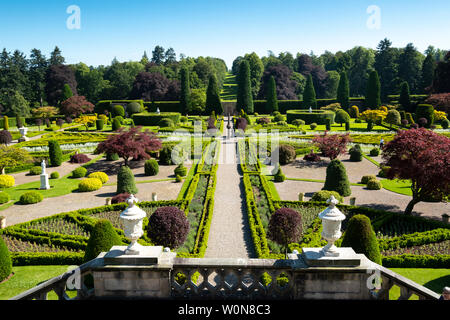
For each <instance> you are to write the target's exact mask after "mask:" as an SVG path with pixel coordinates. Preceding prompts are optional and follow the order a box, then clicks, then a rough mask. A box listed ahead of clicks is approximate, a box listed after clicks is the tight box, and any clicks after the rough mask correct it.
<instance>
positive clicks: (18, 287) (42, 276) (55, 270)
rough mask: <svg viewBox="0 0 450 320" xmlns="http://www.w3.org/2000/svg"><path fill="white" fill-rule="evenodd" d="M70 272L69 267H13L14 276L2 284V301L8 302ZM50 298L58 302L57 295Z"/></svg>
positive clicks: (0, 290)
mask: <svg viewBox="0 0 450 320" xmlns="http://www.w3.org/2000/svg"><path fill="white" fill-rule="evenodd" d="M68 270H69V266H26V267H13V273H14V275H13V276H12V277H11V278H10V279H9V280H8V281H6V282H4V283H2V284H0V300H7V299H10V298H12V297H15V296H16V295H18V294H20V293H22V292H24V291H27V290H29V289H31V288H33V287H35V286H37V285H38V284H40V283H42V282H45V281H47V280H49V279H51V278H53V277H56V276H59V275H60V274H63V273H64V272H66V271H68ZM48 298H49V299H51V300H56V298H57V296H56V294H55V293H53V292H52V293H50V294H49V295H48Z"/></svg>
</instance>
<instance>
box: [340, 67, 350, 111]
mask: <svg viewBox="0 0 450 320" xmlns="http://www.w3.org/2000/svg"><path fill="white" fill-rule="evenodd" d="M349 97H350V87H349V83H348V77H347V72H345V71H342V72H341V77H340V79H339V85H338V90H337V101H338V102H339V104H340V105H341V107H342V108H343V109H344V110H348V108H349V104H350V101H349Z"/></svg>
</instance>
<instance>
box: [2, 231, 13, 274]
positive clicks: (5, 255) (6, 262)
mask: <svg viewBox="0 0 450 320" xmlns="http://www.w3.org/2000/svg"><path fill="white" fill-rule="evenodd" d="M11 273H12V259H11V255H10V253H9V250H8V247H7V246H6V243H5V241H4V240H3V238H2V237H0V282H2V281H3V280H5V279H6V278H8V277H9V275H10V274H11Z"/></svg>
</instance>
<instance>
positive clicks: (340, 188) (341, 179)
mask: <svg viewBox="0 0 450 320" xmlns="http://www.w3.org/2000/svg"><path fill="white" fill-rule="evenodd" d="M322 190H328V191H336V192H337V193H339V194H340V195H341V196H343V197H348V196H349V195H351V194H352V191H351V189H350V182H349V181H348V177H347V171H346V170H345V167H344V165H343V164H342V162H341V161H339V160H337V159H335V160H332V161H331V162H330V164H329V165H328V167H327V177H326V180H325V185H324V187H323V188H322Z"/></svg>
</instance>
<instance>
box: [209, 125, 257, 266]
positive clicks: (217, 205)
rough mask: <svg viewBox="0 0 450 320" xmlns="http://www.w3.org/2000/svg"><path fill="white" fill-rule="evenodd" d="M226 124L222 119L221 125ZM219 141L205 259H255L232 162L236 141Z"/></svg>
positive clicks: (235, 167) (241, 188)
mask: <svg viewBox="0 0 450 320" xmlns="http://www.w3.org/2000/svg"><path fill="white" fill-rule="evenodd" d="M226 123H227V122H226V120H225V126H226ZM225 132H226V129H225ZM221 143H222V146H221V149H220V155H219V168H218V170H217V186H216V192H215V195H214V214H213V218H212V221H211V229H210V232H209V240H208V248H207V249H206V253H205V258H255V257H256V256H255V254H254V251H253V245H252V243H253V242H252V239H251V234H250V228H249V226H248V221H247V208H246V204H245V196H244V189H243V181H242V177H241V176H240V174H239V172H238V163H237V161H236V146H237V140H236V138H229V139H227V137H226V136H224V137H222V142H221Z"/></svg>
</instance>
